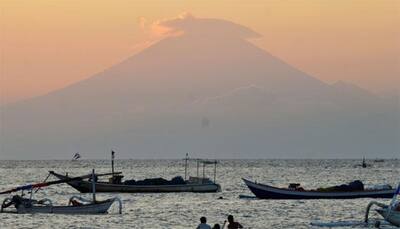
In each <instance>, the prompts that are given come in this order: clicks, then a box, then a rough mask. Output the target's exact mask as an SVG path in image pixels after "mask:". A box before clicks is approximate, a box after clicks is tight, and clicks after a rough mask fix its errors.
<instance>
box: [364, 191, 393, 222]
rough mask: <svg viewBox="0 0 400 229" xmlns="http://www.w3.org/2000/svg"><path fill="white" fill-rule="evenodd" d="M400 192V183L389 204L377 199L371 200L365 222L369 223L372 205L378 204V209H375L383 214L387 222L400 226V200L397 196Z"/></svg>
mask: <svg viewBox="0 0 400 229" xmlns="http://www.w3.org/2000/svg"><path fill="white" fill-rule="evenodd" d="M399 194H400V184H399V185H398V187H397V189H396V191H395V194H394V195H393V198H392V201H390V204H389V205H386V204H383V203H380V202H377V201H371V202H370V203H369V204H368V206H367V210H366V212H365V219H364V222H365V223H368V220H369V217H368V216H369V212H370V209H371V208H372V206H374V205H376V206H378V209H375V211H376V212H378V214H379V215H381V216H382V217H383V218H384V219H385V220H386V221H387V222H389V223H391V224H393V225H395V226H397V227H400V201H399V200H398V198H397V197H398V195H399Z"/></svg>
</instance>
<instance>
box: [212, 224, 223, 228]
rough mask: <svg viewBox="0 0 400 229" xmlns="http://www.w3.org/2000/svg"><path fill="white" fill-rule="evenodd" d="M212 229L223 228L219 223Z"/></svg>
mask: <svg viewBox="0 0 400 229" xmlns="http://www.w3.org/2000/svg"><path fill="white" fill-rule="evenodd" d="M212 229H221V226H220V225H219V224H218V223H216V224H214V226H213V228H212Z"/></svg>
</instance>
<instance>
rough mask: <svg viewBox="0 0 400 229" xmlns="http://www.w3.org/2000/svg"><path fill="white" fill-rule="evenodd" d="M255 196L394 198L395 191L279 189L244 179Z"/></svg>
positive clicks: (285, 197)
mask: <svg viewBox="0 0 400 229" xmlns="http://www.w3.org/2000/svg"><path fill="white" fill-rule="evenodd" d="M243 181H244V183H245V184H246V185H247V187H248V188H249V189H250V191H251V192H253V193H254V195H255V196H256V197H258V198H260V199H355V198H392V197H393V195H394V193H395V191H396V190H395V189H384V190H359V191H317V190H296V189H289V188H277V187H273V186H270V185H266V184H260V183H256V182H253V181H250V180H247V179H243Z"/></svg>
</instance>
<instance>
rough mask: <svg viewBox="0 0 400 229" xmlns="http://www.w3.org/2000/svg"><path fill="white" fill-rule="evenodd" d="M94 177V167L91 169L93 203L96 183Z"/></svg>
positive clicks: (94, 201)
mask: <svg viewBox="0 0 400 229" xmlns="http://www.w3.org/2000/svg"><path fill="white" fill-rule="evenodd" d="M94 178H95V174H94V169H92V195H93V203H96V183H95V180H94Z"/></svg>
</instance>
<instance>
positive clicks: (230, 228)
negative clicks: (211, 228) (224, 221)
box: [228, 215, 243, 229]
mask: <svg viewBox="0 0 400 229" xmlns="http://www.w3.org/2000/svg"><path fill="white" fill-rule="evenodd" d="M228 223H229V224H228V229H238V228H243V226H242V225H241V224H240V223H238V222H235V220H234V219H233V215H229V216H228Z"/></svg>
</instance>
